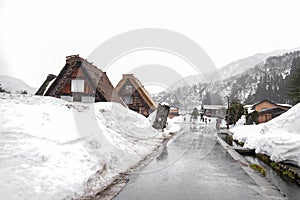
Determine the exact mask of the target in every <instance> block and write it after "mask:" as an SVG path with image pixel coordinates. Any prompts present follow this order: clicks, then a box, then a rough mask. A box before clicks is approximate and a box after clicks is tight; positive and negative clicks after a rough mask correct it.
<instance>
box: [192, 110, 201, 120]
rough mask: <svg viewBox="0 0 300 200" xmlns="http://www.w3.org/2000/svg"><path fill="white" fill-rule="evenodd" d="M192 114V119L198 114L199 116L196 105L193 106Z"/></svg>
mask: <svg viewBox="0 0 300 200" xmlns="http://www.w3.org/2000/svg"><path fill="white" fill-rule="evenodd" d="M192 116H193V118H194V119H197V118H198V116H199V111H198V109H197V108H196V107H195V108H194V110H193V112H192Z"/></svg>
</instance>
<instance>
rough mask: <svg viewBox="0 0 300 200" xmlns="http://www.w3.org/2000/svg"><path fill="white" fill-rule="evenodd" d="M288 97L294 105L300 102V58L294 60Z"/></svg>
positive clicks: (288, 86) (289, 80)
mask: <svg viewBox="0 0 300 200" xmlns="http://www.w3.org/2000/svg"><path fill="white" fill-rule="evenodd" d="M287 89H288V94H287V95H288V97H289V98H290V99H291V101H292V102H291V103H292V104H297V103H299V102H300V57H296V58H294V59H293V62H292V68H291V72H290V76H289V77H288V84H287Z"/></svg>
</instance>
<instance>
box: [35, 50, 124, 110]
mask: <svg viewBox="0 0 300 200" xmlns="http://www.w3.org/2000/svg"><path fill="white" fill-rule="evenodd" d="M36 95H44V96H53V97H57V98H61V99H64V100H67V101H79V102H85V103H92V102H117V103H121V104H123V105H124V103H123V101H122V100H121V98H120V96H119V95H118V94H117V93H116V92H114V87H113V85H112V84H111V82H110V80H109V78H108V77H107V75H106V73H105V72H103V71H101V70H100V69H98V68H97V67H96V66H94V65H93V64H92V63H89V62H88V61H87V60H85V59H83V58H81V57H79V55H73V56H67V57H66V64H65V66H64V67H63V69H62V70H61V72H60V73H59V75H58V76H57V77H56V78H55V77H54V76H51V77H49V76H48V77H47V79H46V81H45V82H44V84H43V85H42V86H41V87H40V88H39V90H38V92H37V93H36Z"/></svg>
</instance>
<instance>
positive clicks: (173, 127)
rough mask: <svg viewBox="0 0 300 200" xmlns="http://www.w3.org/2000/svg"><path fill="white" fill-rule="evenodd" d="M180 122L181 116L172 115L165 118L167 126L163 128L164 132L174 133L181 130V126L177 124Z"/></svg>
mask: <svg viewBox="0 0 300 200" xmlns="http://www.w3.org/2000/svg"><path fill="white" fill-rule="evenodd" d="M178 122H182V116H177V117H173V118H172V119H170V118H167V123H168V124H167V127H166V128H164V132H165V133H167V134H172V133H176V132H178V131H180V130H181V126H180V125H179V124H177V123H178Z"/></svg>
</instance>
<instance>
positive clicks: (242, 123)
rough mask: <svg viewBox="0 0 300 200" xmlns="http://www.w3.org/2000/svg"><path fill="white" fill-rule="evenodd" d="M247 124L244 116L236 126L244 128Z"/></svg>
mask: <svg viewBox="0 0 300 200" xmlns="http://www.w3.org/2000/svg"><path fill="white" fill-rule="evenodd" d="M245 124H246V117H245V115H242V116H241V118H240V119H239V120H238V121H237V122H236V124H235V126H243V125H245Z"/></svg>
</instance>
